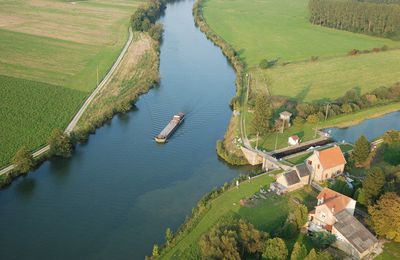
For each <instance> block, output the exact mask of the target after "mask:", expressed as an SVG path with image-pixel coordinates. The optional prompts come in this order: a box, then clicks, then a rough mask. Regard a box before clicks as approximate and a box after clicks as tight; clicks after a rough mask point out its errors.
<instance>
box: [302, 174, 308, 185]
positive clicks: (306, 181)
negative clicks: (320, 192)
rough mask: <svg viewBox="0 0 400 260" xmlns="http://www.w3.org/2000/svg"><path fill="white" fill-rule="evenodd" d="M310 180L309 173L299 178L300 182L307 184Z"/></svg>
mask: <svg viewBox="0 0 400 260" xmlns="http://www.w3.org/2000/svg"><path fill="white" fill-rule="evenodd" d="M309 181H310V175H307V176H304V177H301V178H300V182H301V183H303V184H304V185H307V184H308V183H309Z"/></svg>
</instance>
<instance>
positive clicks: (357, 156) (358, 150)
mask: <svg viewBox="0 0 400 260" xmlns="http://www.w3.org/2000/svg"><path fill="white" fill-rule="evenodd" d="M370 152H371V144H370V143H369V141H368V139H367V138H366V137H365V136H364V135H361V136H360V138H358V140H357V141H356V142H355V144H354V150H353V152H352V153H351V157H352V159H353V160H354V162H355V164H356V165H357V166H359V165H364V164H365V162H366V161H367V159H368V157H369V154H370Z"/></svg>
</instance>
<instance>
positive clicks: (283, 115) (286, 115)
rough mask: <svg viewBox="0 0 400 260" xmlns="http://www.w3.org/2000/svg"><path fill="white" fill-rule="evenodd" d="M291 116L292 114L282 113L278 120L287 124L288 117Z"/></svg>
mask: <svg viewBox="0 0 400 260" xmlns="http://www.w3.org/2000/svg"><path fill="white" fill-rule="evenodd" d="M291 116H292V113H290V112H288V111H283V112H281V113H280V114H279V118H280V119H281V120H283V121H287V122H288V123H289V122H290V117H291Z"/></svg>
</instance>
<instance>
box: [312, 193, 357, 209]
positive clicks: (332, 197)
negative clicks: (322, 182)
mask: <svg viewBox="0 0 400 260" xmlns="http://www.w3.org/2000/svg"><path fill="white" fill-rule="evenodd" d="M317 199H318V200H320V199H323V200H324V201H323V203H322V204H323V205H326V206H327V207H328V208H329V210H330V211H332V209H333V211H332V212H333V214H336V213H339V212H341V211H342V210H344V209H345V208H346V206H347V205H348V204H349V202H350V201H351V200H352V199H351V198H349V197H347V196H346V195H343V194H341V193H339V192H336V191H334V190H331V189H329V188H324V189H323V190H322V191H321V192H320V193H319V194H318V196H317Z"/></svg>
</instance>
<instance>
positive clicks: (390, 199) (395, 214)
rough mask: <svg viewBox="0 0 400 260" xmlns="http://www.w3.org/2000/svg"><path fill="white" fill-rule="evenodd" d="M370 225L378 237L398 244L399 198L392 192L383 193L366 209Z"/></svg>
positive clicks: (399, 239) (399, 235)
mask: <svg viewBox="0 0 400 260" xmlns="http://www.w3.org/2000/svg"><path fill="white" fill-rule="evenodd" d="M368 213H369V215H370V216H371V219H370V221H371V225H372V227H373V229H374V230H375V232H376V233H377V234H378V235H379V236H383V237H386V238H387V239H390V240H393V241H396V242H400V221H399V219H400V197H399V196H398V195H397V194H396V193H394V192H388V193H385V194H384V195H383V196H382V197H381V198H380V199H379V200H378V202H377V203H376V205H373V206H369V207H368Z"/></svg>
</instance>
